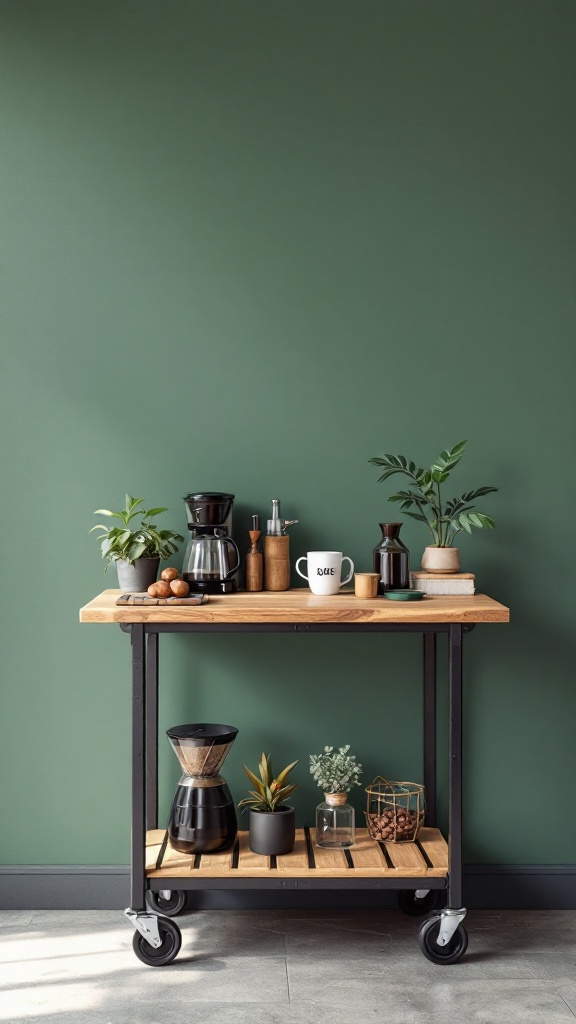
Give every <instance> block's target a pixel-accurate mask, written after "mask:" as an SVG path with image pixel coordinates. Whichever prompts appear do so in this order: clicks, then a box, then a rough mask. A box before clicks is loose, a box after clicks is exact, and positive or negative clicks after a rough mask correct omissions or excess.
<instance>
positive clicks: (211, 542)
mask: <svg viewBox="0 0 576 1024" xmlns="http://www.w3.org/2000/svg"><path fill="white" fill-rule="evenodd" d="M184 501H185V502H186V517H187V519H188V530H189V531H190V539H189V541H188V546H187V548H186V554H185V555H184V564H183V567H182V576H183V578H184V579H185V580H186V582H187V583H188V584H189V585H190V589H191V590H193V591H194V590H196V591H205V592H207V593H210V594H218V593H222V594H229V593H231V592H232V591H234V590H236V588H237V585H238V584H237V582H236V573H237V571H238V567H239V565H240V552H239V550H238V547H237V545H236V544H235V542H234V541H233V539H232V537H231V536H230V531H231V525H232V507H233V504H234V495H233V494H228V493H227V492H224V491H199V492H196V493H191V494H187V495H186V497H185V498H184Z"/></svg>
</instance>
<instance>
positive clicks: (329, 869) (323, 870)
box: [310, 828, 350, 875]
mask: <svg viewBox="0 0 576 1024" xmlns="http://www.w3.org/2000/svg"><path fill="white" fill-rule="evenodd" d="M310 840H311V843H312V852H313V854H314V861H315V863H316V871H317V872H318V874H321V875H343V874H345V873H346V872H347V871H349V870H350V868H349V867H348V861H347V860H346V856H345V854H344V850H325V849H323V848H322V847H320V846H316V829H315V828H311V829H310Z"/></svg>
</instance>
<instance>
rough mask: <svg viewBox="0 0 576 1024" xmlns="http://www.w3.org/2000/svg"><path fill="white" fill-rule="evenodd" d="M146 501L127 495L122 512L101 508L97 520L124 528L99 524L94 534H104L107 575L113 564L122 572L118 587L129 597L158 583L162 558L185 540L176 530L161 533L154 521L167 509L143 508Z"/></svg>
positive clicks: (103, 556)
mask: <svg viewBox="0 0 576 1024" xmlns="http://www.w3.org/2000/svg"><path fill="white" fill-rule="evenodd" d="M143 500H144V499H143V498H133V497H132V496H131V495H130V494H127V495H126V502H125V505H124V508H123V509H122V511H120V512H111V511H110V509H107V508H99V509H97V510H96V512H95V513H94V515H95V516H110V517H111V518H113V519H119V520H120V521H121V523H122V525H121V526H105V525H104V524H103V523H98V524H97V525H96V526H93V527H92V529H91V530H90V533H92V532H93V531H94V530H101V531H102V532H101V533H100V534H99V535H98V540H99V541H100V547H101V550H102V558H104V559H105V561H106V567H105V570H104V571H105V572H106V571H107V569H108V566H109V565H110V563H111V562H115V563H116V568H117V569H118V585H119V587H120V589H121V590H123V591H124V593H125V594H139V593H142V592H143V591H145V590H147V588H148V587H149V586H150V584H152V583H154V582H155V580H156V577H157V575H158V566H159V564H160V559H161V558H169V557H170V556H171V555H173V554H174V552H175V551H176V550H177V548H178V543H179V542H180V541H183V540H184V537H182V536H181V534H179V533H174V532H173V531H172V530H158V528H157V527H156V524H155V523H153V522H152V521H151V520H152V519H153V518H155V517H156V516H158V515H160V514H161V513H162V512H167V511H168V509H167V508H149V509H144V508H139V507H138V506H139V505H142V502H143Z"/></svg>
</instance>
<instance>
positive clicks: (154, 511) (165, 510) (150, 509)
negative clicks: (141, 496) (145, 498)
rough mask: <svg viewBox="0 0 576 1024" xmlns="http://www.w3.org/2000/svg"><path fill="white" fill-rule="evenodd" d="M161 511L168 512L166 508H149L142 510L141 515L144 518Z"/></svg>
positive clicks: (157, 514)
mask: <svg viewBox="0 0 576 1024" xmlns="http://www.w3.org/2000/svg"><path fill="white" fill-rule="evenodd" d="M161 512H168V509H167V508H149V509H148V511H147V512H143V513H142V515H143V516H144V518H145V519H147V518H148V517H151V516H159V515H160V513H161Z"/></svg>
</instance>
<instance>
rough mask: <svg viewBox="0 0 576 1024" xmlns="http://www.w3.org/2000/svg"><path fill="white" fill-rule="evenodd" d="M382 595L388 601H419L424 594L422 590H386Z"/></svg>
mask: <svg viewBox="0 0 576 1024" xmlns="http://www.w3.org/2000/svg"><path fill="white" fill-rule="evenodd" d="M384 597H387V598H388V600H389V601H421V600H422V598H424V597H426V594H425V592H424V591H423V590H387V591H386V593H385V594H384Z"/></svg>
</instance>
